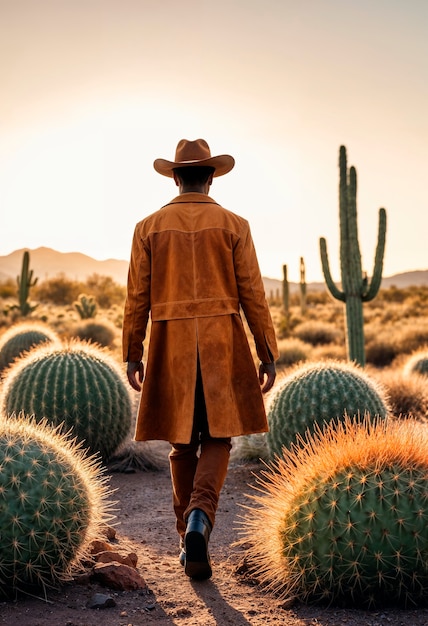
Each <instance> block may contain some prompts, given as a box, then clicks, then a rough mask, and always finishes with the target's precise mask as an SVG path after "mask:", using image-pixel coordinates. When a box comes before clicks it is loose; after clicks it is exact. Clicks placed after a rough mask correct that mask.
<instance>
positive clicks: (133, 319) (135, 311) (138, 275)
mask: <svg viewBox="0 0 428 626" xmlns="http://www.w3.org/2000/svg"><path fill="white" fill-rule="evenodd" d="M150 280H151V259H150V248H149V245H148V242H147V241H146V242H144V241H143V238H142V236H141V234H140V228H139V225H138V224H137V226H136V227H135V231H134V236H133V240H132V248H131V259H130V263H129V270H128V287H127V294H126V301H125V310H124V316H123V329H122V352H123V360H124V361H141V359H142V356H143V341H144V339H145V336H146V331H147V323H148V320H149V312H150Z"/></svg>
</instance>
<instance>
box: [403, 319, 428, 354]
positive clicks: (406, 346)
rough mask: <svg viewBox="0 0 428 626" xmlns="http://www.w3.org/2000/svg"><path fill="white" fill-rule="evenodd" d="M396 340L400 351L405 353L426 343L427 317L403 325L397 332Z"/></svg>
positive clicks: (427, 337)
mask: <svg viewBox="0 0 428 626" xmlns="http://www.w3.org/2000/svg"><path fill="white" fill-rule="evenodd" d="M397 341H398V343H399V350H400V352H402V353H405V354H409V353H411V352H414V351H416V350H420V349H421V347H422V346H424V345H428V319H422V320H418V321H415V320H413V321H411V322H410V323H407V324H406V325H403V327H402V328H401V331H400V332H399V333H398V334H397Z"/></svg>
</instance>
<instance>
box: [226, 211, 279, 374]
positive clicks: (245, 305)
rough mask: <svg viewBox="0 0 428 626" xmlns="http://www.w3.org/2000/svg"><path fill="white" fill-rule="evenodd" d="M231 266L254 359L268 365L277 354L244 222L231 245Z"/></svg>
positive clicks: (254, 255) (255, 256) (247, 227)
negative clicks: (233, 268) (254, 353)
mask: <svg viewBox="0 0 428 626" xmlns="http://www.w3.org/2000/svg"><path fill="white" fill-rule="evenodd" d="M234 263H235V276H236V281H237V285H238V293H239V302H240V305H241V307H242V310H243V312H244V315H245V318H246V320H247V322H248V326H249V327H250V330H251V333H252V334H253V337H254V342H255V346H256V351H257V356H258V357H259V359H260V360H261V361H262V362H263V363H271V362H272V361H275V360H276V359H277V358H278V356H279V354H278V348H277V344H276V337H275V330H274V327H273V323H272V318H271V315H270V311H269V307H268V304H267V302H266V296H265V289H264V285H263V280H262V276H261V273H260V268H259V263H258V260H257V255H256V251H255V248H254V243H253V239H252V236H251V232H250V227H249V225H248V222H244V227H243V229H242V231H241V233H240V237H239V239H238V242H237V244H236V246H235V250H234Z"/></svg>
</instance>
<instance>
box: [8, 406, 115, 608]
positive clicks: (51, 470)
mask: <svg viewBox="0 0 428 626" xmlns="http://www.w3.org/2000/svg"><path fill="white" fill-rule="evenodd" d="M108 496H109V489H108V484H107V482H106V477H105V476H104V475H103V473H102V470H101V468H100V464H99V461H97V460H95V458H94V457H89V456H87V455H86V454H85V452H84V451H83V449H82V447H81V446H79V445H78V444H76V442H75V440H73V439H71V438H70V437H69V436H67V435H66V434H64V433H62V434H61V433H60V432H59V430H58V428H55V427H53V426H52V425H49V424H48V423H47V422H46V420H44V421H41V422H39V423H37V424H36V422H35V421H34V420H31V419H30V418H28V417H26V416H23V415H20V416H17V417H15V418H14V419H12V418H10V419H6V418H5V417H3V416H2V417H0V593H1V594H3V595H4V596H7V597H13V595H15V596H16V595H17V594H18V593H19V591H28V590H29V589H30V588H33V587H34V588H41V589H43V590H45V588H46V587H49V586H53V585H56V584H58V583H60V582H61V581H64V580H66V579H67V578H68V577H69V576H70V574H71V573H72V572H73V571H74V568H77V567H78V566H79V564H80V563H81V561H82V559H83V558H85V557H86V556H87V552H88V547H89V544H90V542H91V541H93V540H94V539H100V538H101V537H102V527H103V526H105V524H106V523H107V522H108V521H110V520H111V518H112V517H113V516H112V515H111V506H112V504H113V503H110V504H109V502H108Z"/></svg>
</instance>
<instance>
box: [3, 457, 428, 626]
mask: <svg viewBox="0 0 428 626" xmlns="http://www.w3.org/2000/svg"><path fill="white" fill-rule="evenodd" d="M259 470H260V466H259V465H257V464H238V463H232V464H231V466H230V470H229V474H228V477H227V480H226V484H225V487H224V491H223V493H222V498H221V501H220V506H219V511H218V515H217V523H216V526H215V528H214V530H213V533H212V536H211V543H210V547H211V557H212V560H213V571H214V574H213V577H212V579H211V580H209V581H205V582H199V583H197V582H192V581H190V580H189V579H188V578H187V577H186V576H185V574H184V572H183V568H182V567H181V566H180V565H179V563H178V540H177V535H176V531H175V528H174V517H173V513H172V508H171V491H170V477H169V470H168V468H167V465H165V468H164V469H162V470H160V471H158V472H136V473H133V474H112V477H111V486H112V487H113V488H117V492H116V494H115V499H117V500H118V501H119V503H118V511H117V517H118V522H119V525H118V526H117V539H118V543H119V546H120V547H121V548H122V549H125V548H126V549H127V550H128V551H133V552H136V553H137V555H138V570H139V572H140V573H141V574H142V576H143V577H144V579H145V580H146V582H147V585H148V588H149V590H148V592H147V591H128V592H114V591H111V590H108V589H105V588H103V587H100V586H98V585H95V584H90V585H77V584H75V583H73V584H68V585H66V586H64V587H63V588H62V589H61V590H60V591H59V592H53V593H50V594H49V596H48V602H44V601H43V600H39V599H36V598H29V597H27V598H23V599H20V600H19V601H18V602H9V603H0V624H8V625H16V624H20V625H21V626H98V625H100V626H101V625H102V626H129V625H131V626H140V625H146V624H154V625H158V626H172V625H180V626H213V625H220V626H223V625H225V626H226V625H232V626H262V625H265V624H268V625H269V626H273V625H282V626H302V625H312V626H342V625H343V626H427V625H428V610H425V609H420V610H417V611H376V612H369V611H356V610H352V611H350V610H337V609H333V608H330V609H321V608H318V607H306V606H302V605H295V606H292V607H287V606H286V605H284V603H282V602H281V601H279V600H278V599H277V598H275V597H273V596H272V595H269V594H266V593H264V592H263V590H261V589H259V588H258V587H257V586H255V585H254V584H249V583H245V582H244V580H243V579H242V577H240V576H238V575H237V574H236V569H237V567H238V566H239V564H240V563H241V561H242V556H243V553H242V551H241V550H240V549H238V548H231V547H230V544H231V543H233V542H234V541H235V540H236V539H237V538H238V536H239V535H238V531H237V522H238V520H239V515H240V514H241V513H242V510H241V509H240V507H239V503H241V504H242V503H244V502H245V501H246V498H245V494H247V493H249V492H250V491H251V489H250V487H249V486H248V485H249V484H250V483H254V480H255V479H254V476H253V475H252V472H256V473H257V472H258V471H259ZM96 592H101V593H107V594H109V595H111V596H112V597H113V598H114V600H115V602H116V606H114V607H111V608H106V609H102V610H99V609H96V610H94V609H89V608H87V607H86V603H87V602H88V600H89V599H90V598H91V597H92V596H93V595H94V594H95V593H96Z"/></svg>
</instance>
